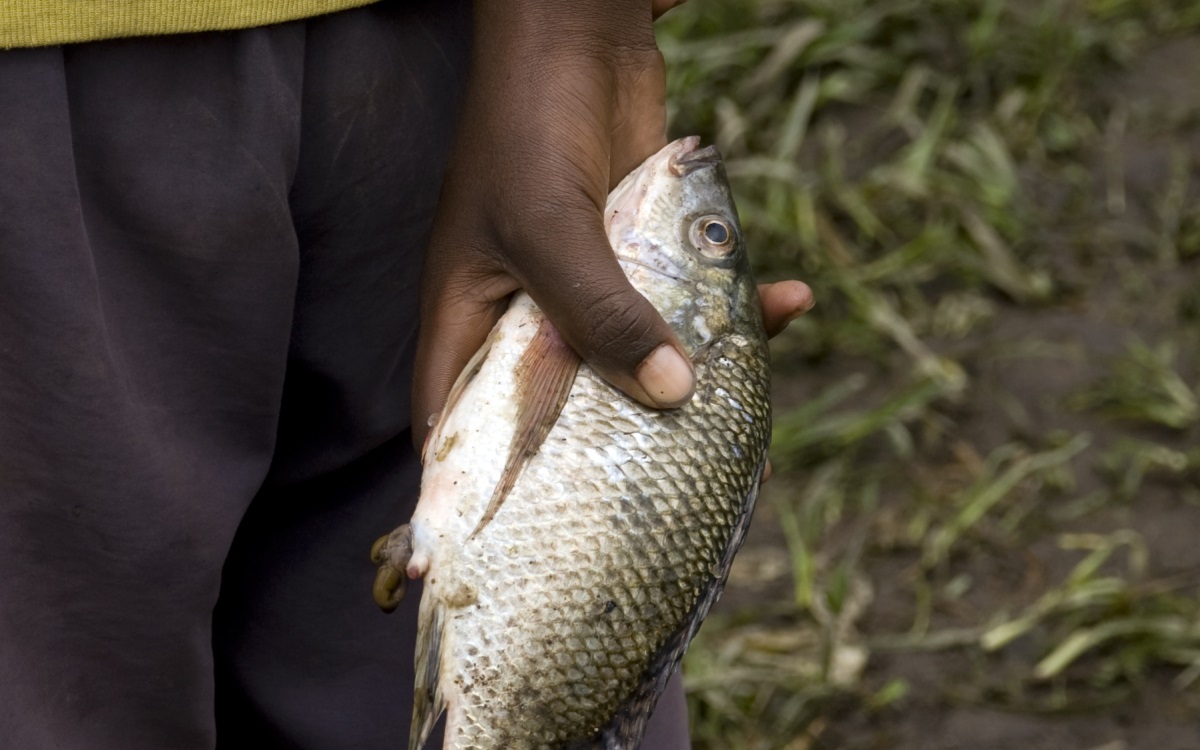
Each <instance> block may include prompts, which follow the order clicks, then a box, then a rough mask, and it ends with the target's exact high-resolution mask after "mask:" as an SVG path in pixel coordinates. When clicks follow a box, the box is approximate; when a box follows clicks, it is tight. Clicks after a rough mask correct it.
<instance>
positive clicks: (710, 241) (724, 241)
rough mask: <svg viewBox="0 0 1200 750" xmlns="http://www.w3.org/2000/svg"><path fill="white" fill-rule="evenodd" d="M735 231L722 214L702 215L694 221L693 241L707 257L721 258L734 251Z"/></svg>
mask: <svg viewBox="0 0 1200 750" xmlns="http://www.w3.org/2000/svg"><path fill="white" fill-rule="evenodd" d="M735 232H736V230H735V229H734V228H733V225H732V224H730V223H729V222H728V221H727V220H725V219H723V218H721V217H720V216H701V217H700V218H699V219H696V221H694V222H693V223H692V243H693V244H694V245H695V246H696V249H697V250H699V251H700V253H701V254H702V255H704V256H705V257H708V258H713V259H716V260H720V259H722V258H726V257H728V256H729V255H731V254H732V253H733V251H734V249H735V247H736V243H734V241H733V239H734V237H735Z"/></svg>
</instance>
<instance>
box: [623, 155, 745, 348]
mask: <svg viewBox="0 0 1200 750" xmlns="http://www.w3.org/2000/svg"><path fill="white" fill-rule="evenodd" d="M605 221H606V224H607V228H608V237H609V241H610V242H611V243H612V246H613V250H614V252H616V255H617V259H618V261H620V263H621V266H622V268H623V269H624V270H625V273H626V275H627V276H628V277H629V280H630V282H632V284H633V286H634V287H635V288H636V289H637V290H638V291H639V292H641V293H642V294H643V295H644V296H645V297H646V298H647V299H648V300H650V302H651V303H652V304H653V305H654V306H655V307H656V308H657V309H658V311H659V312H660V313H661V314H662V316H663V317H664V318H665V319H666V321H667V322H668V323H670V324H671V327H672V328H673V329H674V330H675V333H676V335H677V336H678V337H679V340H680V342H681V343H682V344H683V346H684V348H685V349H686V350H687V351H688V354H689V355H692V356H694V355H695V354H696V353H697V352H698V351H700V350H702V349H703V348H704V347H705V346H706V345H707V344H709V343H711V342H712V341H713V340H714V339H716V338H717V337H719V336H722V335H725V334H728V333H730V332H735V331H736V332H739V333H747V332H753V331H761V329H762V319H761V310H760V307H759V302H758V294H757V290H756V288H755V285H754V282H753V278H752V276H751V273H750V263H749V260H748V259H747V257H746V245H745V241H744V239H743V236H742V228H741V224H740V223H739V222H738V215H737V208H736V207H735V206H734V203H733V196H732V194H731V193H730V190H729V182H728V180H727V178H726V176H725V168H724V165H723V163H722V161H721V155H720V153H718V151H717V149H716V148H715V147H713V146H707V147H704V148H701V147H700V139H699V137H697V136H691V137H688V138H681V139H680V140H677V141H674V142H672V143H669V144H667V145H666V146H665V147H663V148H662V149H661V150H660V151H659V152H658V153H657V154H655V155H654V156H651V157H650V158H649V159H647V160H646V161H645V162H643V163H642V165H641V166H640V167H638V168H637V169H636V170H634V171H633V172H632V173H630V174H629V176H627V177H626V178H625V179H624V180H623V181H622V182H621V184H620V185H618V186H617V188H616V189H615V190H614V191H613V192H612V194H611V195H610V197H609V200H608V205H607V207H606V209H605Z"/></svg>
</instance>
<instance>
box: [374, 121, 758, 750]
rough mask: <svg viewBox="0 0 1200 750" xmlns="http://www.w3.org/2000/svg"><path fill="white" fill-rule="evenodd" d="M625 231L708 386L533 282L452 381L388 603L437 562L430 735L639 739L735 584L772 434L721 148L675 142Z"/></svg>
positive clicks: (614, 218) (383, 591)
mask: <svg viewBox="0 0 1200 750" xmlns="http://www.w3.org/2000/svg"><path fill="white" fill-rule="evenodd" d="M604 218H605V226H606V229H607V232H608V238H609V242H610V244H611V245H612V247H613V250H614V252H615V253H616V256H617V260H618V262H619V263H620V265H621V267H622V269H623V270H624V271H625V274H626V276H627V277H628V278H629V280H630V282H631V283H632V285H633V286H634V287H635V288H636V289H637V290H638V291H639V292H640V293H641V294H642V295H644V296H645V297H646V298H647V299H648V300H649V301H650V302H651V303H652V304H653V305H654V306H655V307H656V308H657V309H658V311H659V312H660V313H661V314H662V315H663V317H664V319H665V320H666V321H667V322H668V323H669V324H670V325H671V326H672V328H673V329H674V332H675V334H676V336H677V338H678V341H679V343H680V344H681V346H682V347H683V349H684V351H685V352H686V354H687V355H688V356H689V358H690V359H691V362H692V365H693V369H694V372H695V383H696V385H695V393H694V395H693V397H692V398H691V400H690V401H689V402H688V403H686V404H684V405H683V406H680V407H678V408H674V409H661V410H659V409H651V408H648V407H646V406H643V405H642V404H640V403H638V402H636V401H634V400H633V399H631V398H629V397H628V396H625V395H624V394H622V393H621V392H619V391H617V390H616V389H614V388H613V386H611V385H609V384H608V383H607V382H606V381H605V380H603V379H602V378H601V377H599V375H597V374H596V373H595V372H594V371H593V370H592V369H591V368H590V367H588V365H587V364H586V363H584V362H581V361H580V358H579V357H578V356H577V355H576V354H575V353H574V352H573V351H572V350H571V349H570V347H569V346H568V345H567V344H566V343H565V342H564V341H563V339H562V337H561V336H560V335H559V334H558V332H557V330H556V329H555V328H554V327H553V325H552V324H551V323H550V322H549V321H548V320H547V319H546V317H545V316H544V315H543V313H542V312H541V311H540V310H539V309H538V307H537V305H536V304H535V303H534V302H533V300H531V299H530V298H529V296H528V295H527V294H524V293H519V294H517V295H516V296H515V298H514V299H513V300H512V301H511V303H510V305H509V307H508V309H507V311H506V312H505V313H504V315H503V316H502V317H501V318H500V320H499V322H498V323H497V324H496V325H495V327H494V328H493V330H492V332H491V334H490V335H489V336H488V338H487V341H486V343H485V344H484V345H483V346H482V348H481V349H480V350H479V352H478V353H476V355H475V356H474V357H473V358H472V360H471V361H470V362H469V363H468V365H467V367H466V369H465V370H464V372H463V374H462V375H461V376H460V377H459V379H458V381H457V382H456V383H455V385H454V387H453V388H452V390H451V392H450V396H449V399H448V401H447V405H446V408H445V409H444V410H443V411H442V412H441V413H440V416H439V417H438V418H437V421H436V423H435V424H434V425H433V427H432V430H431V433H430V436H429V438H428V440H427V441H426V444H425V448H424V450H423V453H422V460H423V462H424V468H423V473H422V480H421V491H420V497H419V500H418V504H417V507H416V510H415V512H414V514H413V516H412V519H411V521H410V522H409V523H408V524H405V525H403V526H401V527H400V528H398V529H396V530H395V531H393V532H391V533H390V534H388V535H387V536H384V537H382V538H381V539H379V540H378V541H377V542H376V543H375V546H374V547H373V549H372V559H373V560H374V561H375V562H376V563H377V564H378V565H379V570H378V571H377V576H376V580H375V591H374V594H375V599H376V602H377V603H378V604H379V605H380V606H381V607H383V608H384V609H385V610H389V609H393V608H395V606H396V605H397V604H398V603H399V601H400V597H402V596H403V594H404V590H405V581H406V579H416V578H421V579H423V586H422V594H421V602H420V607H419V615H418V616H419V624H418V636H417V653H416V692H415V700H414V707H413V722H412V730H411V735H410V738H409V748H410V750H421V748H423V747H424V746H425V743H426V741H427V739H428V737H429V734H430V732H431V731H432V729H433V727H434V724H435V722H436V721H437V720H438V718H439V717H440V716H441V714H442V713H443V712H445V714H446V724H445V734H444V736H445V741H444V748H445V750H465V749H466V748H473V749H474V750H492V749H495V750H499V749H501V748H503V749H504V750H560V749H561V750H567V749H570V750H586V749H590V748H597V749H601V748H603V749H604V750H633V749H634V748H636V747H638V745H639V744H640V742H641V738H642V736H643V734H644V732H645V728H646V722H647V719H648V718H649V716H650V713H651V711H652V710H653V708H654V704H655V702H656V701H657V699H658V697H659V695H660V694H661V693H662V691H663V689H664V688H665V686H666V683H667V680H668V678H669V677H670V676H671V674H672V673H673V672H674V670H675V669H676V668H677V667H678V665H679V662H680V660H681V658H682V656H683V653H684V651H685V650H686V648H687V646H688V643H689V642H690V641H691V640H692V638H693V636H695V634H696V632H697V630H698V629H699V627H700V624H701V622H702V621H703V619H704V617H705V615H706V614H707V613H708V612H709V610H710V608H711V607H712V605H713V603H714V602H715V601H716V599H717V597H718V596H719V595H720V593H721V590H722V588H723V586H724V583H725V580H726V578H727V576H728V574H729V569H730V566H731V565H732V562H733V556H734V554H735V553H736V552H737V550H738V548H739V547H740V546H741V544H742V541H743V539H744V538H745V535H746V530H747V527H748V525H749V523H750V517H751V514H752V512H753V509H754V503H755V499H756V498H757V495H758V488H759V484H760V480H761V477H762V474H763V469H764V466H765V463H766V454H767V448H768V443H769V441H770V434H771V410H770V398H769V397H770V368H769V353H768V350H767V340H766V339H767V337H766V333H765V331H764V329H763V321H762V313H761V308H760V303H759V299H758V293H757V288H756V286H755V284H754V280H753V278H752V275H751V271H750V264H749V260H748V258H747V254H746V247H745V242H744V239H743V234H742V229H741V226H740V224H739V222H738V216H737V210H736V208H735V206H734V202H733V198H732V195H731V192H730V188H729V183H728V180H727V178H726V175H725V170H724V166H723V164H722V160H721V156H720V154H719V153H718V152H717V150H716V148H715V147H713V146H707V147H701V146H700V139H699V138H698V137H695V136H692V137H687V138H683V139H680V140H677V141H674V142H672V143H669V144H668V145H667V146H665V147H664V148H662V149H661V150H660V151H659V152H658V153H656V154H654V155H653V156H651V157H650V158H648V159H647V160H646V161H645V162H644V163H643V164H642V165H641V166H640V167H638V168H637V169H635V170H634V171H633V172H632V173H631V174H630V175H629V176H627V177H626V178H625V179H624V180H623V181H622V182H621V183H620V184H619V185H618V186H617V187H616V188H615V189H614V190H613V191H612V193H611V194H610V196H609V198H608V201H607V205H606V207H605V212H604Z"/></svg>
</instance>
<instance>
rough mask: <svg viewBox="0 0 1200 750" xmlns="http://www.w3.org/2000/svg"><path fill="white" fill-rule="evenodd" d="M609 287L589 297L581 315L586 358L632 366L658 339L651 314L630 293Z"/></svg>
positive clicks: (633, 366)
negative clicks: (585, 308) (583, 316)
mask: <svg viewBox="0 0 1200 750" xmlns="http://www.w3.org/2000/svg"><path fill="white" fill-rule="evenodd" d="M633 294H636V292H632V291H630V292H628V293H626V292H623V291H611V292H608V293H605V294H601V295H600V296H598V297H596V298H594V299H592V300H590V302H589V305H588V308H587V313H586V317H585V318H584V321H583V323H584V327H585V328H584V331H583V333H584V336H585V338H586V341H587V345H588V348H589V350H590V354H591V356H590V357H588V359H591V360H593V361H594V362H596V363H598V364H601V365H602V366H608V367H612V368H616V369H621V370H632V369H633V368H635V367H637V365H638V364H640V363H641V361H642V360H643V359H644V358H645V357H646V355H648V354H649V353H650V351H651V350H653V349H654V348H655V347H656V346H657V345H658V344H659V343H661V342H659V340H658V336H657V335H656V328H657V326H656V325H655V322H656V321H655V320H654V318H653V317H652V316H651V315H650V314H649V313H648V312H647V311H646V310H645V309H644V303H643V304H638V302H637V300H635V299H632V298H631V295H633Z"/></svg>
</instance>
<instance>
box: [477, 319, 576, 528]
mask: <svg viewBox="0 0 1200 750" xmlns="http://www.w3.org/2000/svg"><path fill="white" fill-rule="evenodd" d="M579 362H580V359H579V355H578V354H576V353H575V351H574V350H573V349H571V347H570V346H568V345H567V342H566V341H564V340H563V338H562V336H561V335H560V334H559V332H558V331H557V330H555V328H554V326H553V325H551V324H550V321H548V320H546V319H544V318H543V319H542V323H541V325H540V326H539V327H538V331H537V333H536V334H534V337H533V340H532V341H531V342H530V344H529V347H528V348H527V349H526V350H525V352H524V353H523V354H522V355H521V359H520V361H519V362H518V363H517V369H516V378H517V429H516V433H515V434H514V436H513V442H512V445H511V446H510V447H509V450H508V460H507V461H506V462H505V464H504V471H503V472H502V473H501V474H500V481H499V482H497V484H496V489H495V490H494V491H493V493H492V499H491V501H490V502H489V503H488V507H487V510H485V511H484V513H483V517H482V518H481V519H480V520H479V524H478V525H477V526H476V527H475V530H474V531H472V532H471V536H472V537H473V536H475V535H476V534H478V533H479V532H480V530H482V529H483V527H484V526H487V525H488V523H489V522H490V521H491V520H492V518H494V517H495V515H496V511H498V510H499V509H500V506H501V504H503V503H504V498H506V497H507V496H508V493H509V492H510V491H512V488H513V486H514V485H515V484H516V483H517V478H518V477H519V476H521V471H522V470H523V469H524V468H525V465H526V464H527V463H529V459H531V458H533V456H534V455H536V454H537V452H538V449H539V448H541V447H542V443H543V442H544V441H545V440H546V436H547V435H549V434H550V429H551V428H552V427H554V423H555V422H557V421H558V415H559V414H561V413H562V409H563V406H565V405H566V403H567V396H568V395H570V393H571V386H573V385H574V384H575V375H576V373H577V372H579Z"/></svg>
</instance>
